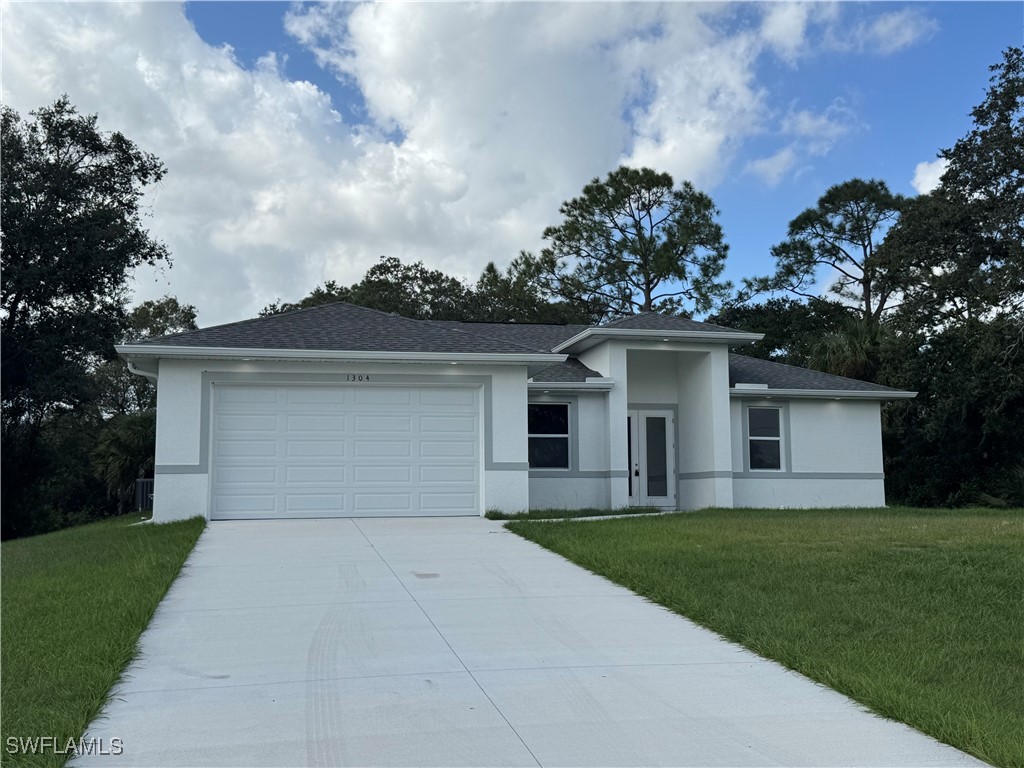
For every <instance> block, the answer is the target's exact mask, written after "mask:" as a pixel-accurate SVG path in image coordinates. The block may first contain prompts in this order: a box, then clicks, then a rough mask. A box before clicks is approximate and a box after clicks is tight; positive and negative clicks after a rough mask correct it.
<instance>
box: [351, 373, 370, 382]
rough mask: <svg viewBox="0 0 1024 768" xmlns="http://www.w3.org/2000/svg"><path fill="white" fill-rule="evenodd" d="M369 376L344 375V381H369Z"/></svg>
mask: <svg viewBox="0 0 1024 768" xmlns="http://www.w3.org/2000/svg"><path fill="white" fill-rule="evenodd" d="M369 380H370V374H368V373H346V374H345V381H369Z"/></svg>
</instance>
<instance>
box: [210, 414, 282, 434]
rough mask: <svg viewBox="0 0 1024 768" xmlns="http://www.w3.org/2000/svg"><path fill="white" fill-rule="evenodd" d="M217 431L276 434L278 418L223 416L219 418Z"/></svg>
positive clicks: (239, 415)
mask: <svg viewBox="0 0 1024 768" xmlns="http://www.w3.org/2000/svg"><path fill="white" fill-rule="evenodd" d="M217 429H218V430H221V431H230V432H276V431H277V416H273V415H270V416H259V415H253V414H241V413H240V414H222V415H220V416H218V417H217Z"/></svg>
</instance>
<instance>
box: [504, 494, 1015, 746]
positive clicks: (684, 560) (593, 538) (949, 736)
mask: <svg viewBox="0 0 1024 768" xmlns="http://www.w3.org/2000/svg"><path fill="white" fill-rule="evenodd" d="M508 527H509V529H510V530H512V531H514V532H516V533H518V534H520V535H521V536H524V537H525V538H527V539H530V540H531V541H535V542H537V543H538V544H540V545H541V546H544V547H547V548H548V549H551V550H553V551H555V552H558V553H560V554H562V555H564V556H565V557H567V558H569V559H570V560H572V561H573V562H575V563H578V564H579V565H581V566H583V567H584V568H588V569H590V570H591V571H594V572H596V573H599V574H602V575H604V576H607V577H608V578H610V579H612V580H613V581H616V582H618V583H619V584H622V585H624V586H626V587H629V588H630V589H632V590H633V591H635V592H637V593H639V594H641V595H644V596H646V597H648V598H650V599H651V600H654V601H655V602H658V603H661V604H662V605H664V606H666V607H668V608H670V609H671V610H673V611H676V612H678V613H680V614H682V615H684V616H688V617H689V618H691V619H693V620H694V621H696V622H697V623H699V624H702V625H703V626H705V627H708V628H709V629H712V630H714V631H715V632H718V633H720V634H722V635H724V636H725V637H727V638H729V639H730V640H733V641H736V642H738V643H741V644H743V645H745V646H746V647H747V648H750V649H751V650H753V651H755V652H757V653H759V654H761V655H762V656H766V657H768V658H771V659H775V660H777V661H779V662H781V663H782V664H784V665H785V666H787V667H789V668H791V669H795V670H797V671H799V672H802V673H803V674H805V675H807V676H808V677H811V678H813V679H815V680H818V681H819V682H821V683H824V684H825V685H828V686H830V687H832V688H834V689H836V690H837V691H840V692H842V693H844V694H846V695H848V696H850V697H852V698H854V699H856V700H857V701H859V702H861V703H862V704H864V705H866V706H867V707H869V708H870V709H872V710H873V711H875V712H877V713H879V714H881V715H884V716H886V717H891V718H894V719H896V720H901V721H903V722H905V723H907V724H909V725H911V726H913V727H915V728H918V729H920V730H921V731H924V732H925V733H928V734H931V735H932V736H934V737H935V738H937V739H939V740H941V741H944V742H946V743H948V744H952V745H953V746H955V747H958V748H959V749H962V750H964V751H966V752H969V753H971V754H973V755H975V756H977V757H979V758H981V759H982V760H986V761H988V762H991V763H993V764H996V765H1001V766H1024V510H988V509H970V510H921V509H898V508H894V509H882V510H801V511H795V510H784V511H774V510H772V511H769V510H710V511H706V512H696V513H685V514H680V515H668V516H661V517H651V518H640V519H630V520H602V521H596V522H572V521H564V522H554V523H540V522H529V521H521V522H512V523H509V524H508Z"/></svg>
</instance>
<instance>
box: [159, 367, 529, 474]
mask: <svg viewBox="0 0 1024 768" xmlns="http://www.w3.org/2000/svg"><path fill="white" fill-rule="evenodd" d="M345 375H346V374H344V373H276V372H260V373H246V372H242V371H203V374H202V384H201V387H202V394H201V400H200V414H201V415H200V423H199V463H198V464H160V465H158V466H157V467H156V468H155V470H154V473H155V474H159V475H185V474H198V475H202V474H208V473H209V471H210V419H211V416H212V413H211V408H210V397H211V395H212V392H213V388H212V386H211V385H213V384H225V383H226V384H231V383H236V384H239V383H240V384H257V385H258V384H336V385H338V386H354V387H358V386H360V382H346V381H343V380H342V379H343V377H344V376H345ZM372 375H373V381H374V382H383V383H385V384H405V385H406V386H409V385H415V384H425V385H440V384H447V385H449V386H463V387H467V386H470V387H471V386H479V387H482V388H483V395H484V436H483V437H484V466H483V469H484V471H485V472H490V471H497V472H501V471H518V472H521V471H524V470H526V469H527V468H528V464H527V463H526V462H495V461H494V460H493V458H492V453H493V442H494V429H493V407H492V402H491V384H492V377H491V376H479V375H462V374H452V375H451V376H445V375H441V374H422V375H421V374H404V373H375V374H372ZM364 386H365V383H364Z"/></svg>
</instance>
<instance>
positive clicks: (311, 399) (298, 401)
mask: <svg viewBox="0 0 1024 768" xmlns="http://www.w3.org/2000/svg"><path fill="white" fill-rule="evenodd" d="M281 391H282V392H283V394H284V401H285V402H286V403H288V404H289V405H317V406H330V405H348V404H350V403H351V401H352V398H351V392H350V391H349V390H347V389H345V388H344V387H284V388H282V389H281Z"/></svg>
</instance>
